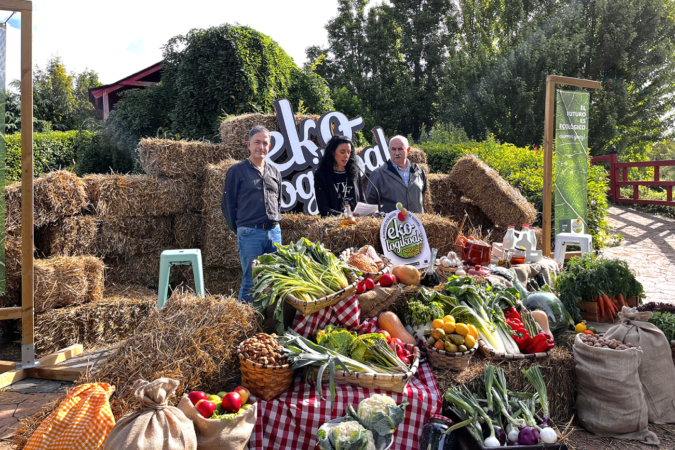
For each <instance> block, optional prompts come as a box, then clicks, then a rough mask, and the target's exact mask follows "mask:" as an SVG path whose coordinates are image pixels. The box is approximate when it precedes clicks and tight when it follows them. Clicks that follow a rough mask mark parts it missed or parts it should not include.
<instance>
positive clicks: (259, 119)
mask: <svg viewBox="0 0 675 450" xmlns="http://www.w3.org/2000/svg"><path fill="white" fill-rule="evenodd" d="M319 117H320V116H318V115H296V116H295V125H296V126H297V125H299V124H300V122H302V121H303V120H305V119H313V120H314V121H318V120H319ZM256 125H262V126H264V127H265V128H267V129H268V130H270V131H280V127H279V121H278V120H277V116H276V115H274V114H243V115H241V116H234V117H230V118H229V119H227V120H224V121H223V122H222V123H221V124H220V140H221V141H222V143H223V146H224V147H225V148H226V149H228V151H229V152H230V154H231V155H232V158H233V159H236V160H243V159H246V158H248V157H249V156H250V152H249V151H248V148H247V147H246V141H247V140H248V132H249V131H251V128H253V127H254V126H256ZM312 141H313V142H314V143H315V144H316V145H319V141H318V140H317V139H316V138H312ZM223 159H225V158H223Z"/></svg>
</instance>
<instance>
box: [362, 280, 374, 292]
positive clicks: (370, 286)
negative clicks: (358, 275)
mask: <svg viewBox="0 0 675 450" xmlns="http://www.w3.org/2000/svg"><path fill="white" fill-rule="evenodd" d="M363 282H364V284H365V285H366V289H367V290H371V289H373V288H374V287H375V283H374V282H373V280H371V279H370V278H366V279H365V280H364V281H363Z"/></svg>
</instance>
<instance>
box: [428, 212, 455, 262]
mask: <svg viewBox="0 0 675 450" xmlns="http://www.w3.org/2000/svg"><path fill="white" fill-rule="evenodd" d="M418 217H419V219H420V221H421V222H422V225H424V231H425V232H426V234H427V241H429V247H430V248H436V249H438V254H439V255H446V254H447V253H448V252H450V251H452V250H453V244H454V242H455V240H456V239H457V232H458V226H457V223H456V222H455V221H454V220H451V219H448V218H447V217H441V216H439V215H437V214H418Z"/></svg>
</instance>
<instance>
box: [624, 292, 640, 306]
mask: <svg viewBox="0 0 675 450" xmlns="http://www.w3.org/2000/svg"><path fill="white" fill-rule="evenodd" d="M625 300H626V304H627V305H628V306H630V307H631V308H637V306H638V298H637V297H636V296H635V295H634V296H632V297H627V298H626V299H625Z"/></svg>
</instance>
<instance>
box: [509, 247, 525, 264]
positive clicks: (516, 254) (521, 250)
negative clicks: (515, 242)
mask: <svg viewBox="0 0 675 450" xmlns="http://www.w3.org/2000/svg"><path fill="white" fill-rule="evenodd" d="M511 264H512V265H516V264H525V247H516V248H514V249H513V251H512V252H511Z"/></svg>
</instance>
